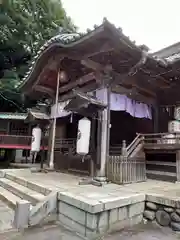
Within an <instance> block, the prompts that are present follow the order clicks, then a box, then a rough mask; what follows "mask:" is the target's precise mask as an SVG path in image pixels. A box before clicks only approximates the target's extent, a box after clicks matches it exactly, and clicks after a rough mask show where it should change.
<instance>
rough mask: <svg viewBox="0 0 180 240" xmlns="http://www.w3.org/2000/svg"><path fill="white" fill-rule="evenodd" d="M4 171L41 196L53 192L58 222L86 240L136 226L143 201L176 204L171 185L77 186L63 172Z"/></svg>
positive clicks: (178, 195) (176, 189)
mask: <svg viewBox="0 0 180 240" xmlns="http://www.w3.org/2000/svg"><path fill="white" fill-rule="evenodd" d="M5 172H6V178H7V179H9V180H11V181H13V182H15V183H17V184H20V185H22V186H24V187H27V188H30V189H32V190H33V191H35V192H38V193H40V194H42V195H48V194H49V193H51V192H52V191H57V192H58V220H59V222H60V223H61V224H62V225H64V226H66V227H68V228H70V229H71V230H73V231H75V232H77V233H79V234H80V235H81V236H83V237H86V238H88V239H92V238H94V237H96V236H101V235H103V234H104V233H105V232H113V231H119V230H120V229H123V228H124V227H131V226H133V225H135V224H138V223H140V222H141V221H142V218H143V212H144V205H145V204H144V202H145V200H147V198H151V199H153V200H151V201H154V202H155V201H161V204H162V199H165V200H166V201H165V202H164V203H167V205H168V204H172V203H173V204H174V203H175V204H176V205H177V203H178V204H179V203H180V186H179V184H174V183H167V182H160V181H153V180H148V181H147V182H142V183H135V184H129V185H122V186H120V185H116V184H112V183H110V184H106V185H104V186H102V187H97V186H93V185H79V181H80V180H81V177H79V176H74V175H70V174H64V173H56V172H49V173H31V171H30V170H27V169H26V170H24V171H23V170H8V171H5ZM2 175H3V174H2ZM148 201H150V200H148ZM163 201H164V200H163ZM173 201H174V202H173ZM164 203H163V204H164Z"/></svg>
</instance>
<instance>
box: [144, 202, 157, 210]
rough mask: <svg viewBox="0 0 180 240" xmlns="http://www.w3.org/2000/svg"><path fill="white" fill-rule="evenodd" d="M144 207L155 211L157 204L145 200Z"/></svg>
mask: <svg viewBox="0 0 180 240" xmlns="http://www.w3.org/2000/svg"><path fill="white" fill-rule="evenodd" d="M146 208H148V209H150V210H153V211H156V210H157V209H158V206H157V205H156V204H155V203H152V202H146Z"/></svg>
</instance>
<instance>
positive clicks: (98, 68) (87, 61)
mask: <svg viewBox="0 0 180 240" xmlns="http://www.w3.org/2000/svg"><path fill="white" fill-rule="evenodd" d="M81 64H82V65H84V66H86V67H87V68H90V69H93V70H94V71H103V69H104V67H105V66H103V65H101V64H100V63H97V62H94V61H92V60H90V59H83V60H81Z"/></svg>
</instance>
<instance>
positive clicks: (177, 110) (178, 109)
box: [174, 107, 180, 120]
mask: <svg viewBox="0 0 180 240" xmlns="http://www.w3.org/2000/svg"><path fill="white" fill-rule="evenodd" d="M174 118H175V119H176V120H180V107H176V108H175V110H174Z"/></svg>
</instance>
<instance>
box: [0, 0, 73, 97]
mask: <svg viewBox="0 0 180 240" xmlns="http://www.w3.org/2000/svg"><path fill="white" fill-rule="evenodd" d="M60 28H63V29H66V30H67V31H75V30H76V28H75V26H74V25H73V23H72V21H71V19H70V18H69V17H68V16H67V15H66V12H65V10H64V9H63V7H62V4H61V1H60V0H0V93H1V94H5V93H6V95H7V92H9V93H12V94H9V95H10V96H11V97H12V96H13V95H15V96H16V97H15V100H16V101H19V102H21V99H20V97H19V98H18V99H17V96H18V95H19V93H18V88H17V86H18V85H19V83H20V82H21V79H22V77H23V76H24V73H25V71H26V70H27V68H28V63H29V61H30V60H31V58H32V56H33V55H35V54H36V52H37V51H38V49H39V48H40V46H42V44H43V43H44V42H45V41H46V40H48V39H50V38H51V37H53V36H54V35H56V34H58V33H59V31H60Z"/></svg>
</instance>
